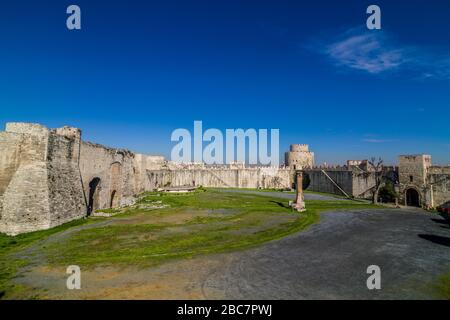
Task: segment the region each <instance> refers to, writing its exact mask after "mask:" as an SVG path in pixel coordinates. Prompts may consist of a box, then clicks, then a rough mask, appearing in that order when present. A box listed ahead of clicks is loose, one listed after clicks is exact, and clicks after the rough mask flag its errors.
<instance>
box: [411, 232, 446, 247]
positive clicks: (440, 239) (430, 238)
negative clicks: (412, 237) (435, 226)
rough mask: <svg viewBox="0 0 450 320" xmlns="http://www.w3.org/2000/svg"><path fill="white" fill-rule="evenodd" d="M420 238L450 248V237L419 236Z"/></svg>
mask: <svg viewBox="0 0 450 320" xmlns="http://www.w3.org/2000/svg"><path fill="white" fill-rule="evenodd" d="M418 236H419V238H422V239H425V240H428V241H431V242H433V243H437V244H440V245H443V246H446V247H450V237H443V236H436V235H433V234H419V235H418Z"/></svg>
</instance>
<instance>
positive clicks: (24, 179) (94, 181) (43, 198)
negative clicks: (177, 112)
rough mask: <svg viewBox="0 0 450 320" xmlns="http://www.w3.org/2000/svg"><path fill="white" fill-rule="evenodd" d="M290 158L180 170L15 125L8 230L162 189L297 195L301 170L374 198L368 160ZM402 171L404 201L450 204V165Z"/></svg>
mask: <svg viewBox="0 0 450 320" xmlns="http://www.w3.org/2000/svg"><path fill="white" fill-rule="evenodd" d="M285 157H286V163H285V166H283V167H276V168H275V167H261V166H254V167H247V166H245V165H244V164H237V163H235V164H230V165H221V166H208V165H205V164H195V163H192V164H180V163H174V162H170V161H167V160H166V159H164V157H161V156H149V155H144V154H138V153H133V152H131V151H129V150H125V149H116V148H109V147H105V146H102V145H99V144H94V143H90V142H84V141H82V140H81V131H80V130H79V129H77V128H72V127H63V128H58V129H47V128H46V127H44V126H41V125H38V124H29V123H8V124H6V129H5V131H4V132H0V232H2V233H6V234H10V235H16V234H20V233H24V232H30V231H36V230H42V229H48V228H51V227H54V226H57V225H60V224H63V223H65V222H69V221H72V220H75V219H80V218H83V217H85V216H88V215H90V214H91V213H92V212H93V211H95V210H98V209H105V208H111V207H119V206H125V205H129V204H131V203H132V202H133V201H134V200H135V196H136V195H138V194H140V193H142V192H144V191H152V190H155V189H159V188H166V187H181V186H204V187H222V188H274V189H291V188H293V187H295V186H294V177H295V173H296V171H297V170H302V171H303V172H304V174H305V176H308V178H309V180H310V185H309V188H308V189H309V190H312V191H319V192H327V193H334V194H341V195H342V194H344V195H347V196H350V197H357V198H367V197H369V195H370V192H369V191H370V190H371V188H372V187H373V186H374V184H375V182H374V174H373V170H371V168H370V166H368V163H367V161H366V160H351V161H348V163H347V165H346V166H334V167H330V166H325V167H315V166H314V153H312V152H310V151H309V147H308V145H301V144H297V145H291V147H290V151H289V152H287V153H286V154H285ZM389 170H397V169H396V168H393V169H389ZM398 172H399V180H400V181H399V188H400V193H401V196H400V198H401V199H400V200H401V201H402V202H403V203H405V204H410V205H421V206H426V207H435V206H440V205H442V204H445V203H448V202H449V201H450V167H435V166H432V165H431V157H430V156H426V155H419V156H401V157H400V161H399V168H398ZM414 191H416V192H417V198H418V199H417V201H418V203H417V204H415V203H413V202H414V201H413V200H414V199H415V198H414V196H415V195H414ZM411 199H412V200H411ZM411 201H412V202H411Z"/></svg>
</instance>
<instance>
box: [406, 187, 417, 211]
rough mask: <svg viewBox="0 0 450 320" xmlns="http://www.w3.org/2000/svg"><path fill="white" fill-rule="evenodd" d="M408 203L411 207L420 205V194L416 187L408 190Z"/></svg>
mask: <svg viewBox="0 0 450 320" xmlns="http://www.w3.org/2000/svg"><path fill="white" fill-rule="evenodd" d="M406 205H407V206H410V207H420V195H419V192H417V190H416V189H413V188H409V189H407V190H406Z"/></svg>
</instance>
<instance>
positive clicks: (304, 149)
mask: <svg viewBox="0 0 450 320" xmlns="http://www.w3.org/2000/svg"><path fill="white" fill-rule="evenodd" d="M289 150H290V151H288V152H286V153H285V165H286V166H287V167H289V168H291V169H294V170H301V169H303V168H311V167H313V166H314V152H311V151H309V145H307V144H291V146H290V149H289Z"/></svg>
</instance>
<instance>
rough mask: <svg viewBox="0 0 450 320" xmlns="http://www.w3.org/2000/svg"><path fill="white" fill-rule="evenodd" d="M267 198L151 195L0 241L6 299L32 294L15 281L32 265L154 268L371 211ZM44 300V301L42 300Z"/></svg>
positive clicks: (214, 193)
mask: <svg viewBox="0 0 450 320" xmlns="http://www.w3.org/2000/svg"><path fill="white" fill-rule="evenodd" d="M287 204H288V201H287V200H286V199H280V198H279V197H275V196H271V195H270V196H269V195H267V194H262V193H261V194H244V193H239V192H237V193H226V192H221V191H220V190H199V191H197V192H195V193H189V194H164V193H157V192H155V193H146V194H144V195H142V196H141V198H140V200H139V201H138V203H137V204H136V205H134V206H132V207H129V208H125V209H122V210H120V212H119V213H118V214H116V215H115V216H113V217H110V218H102V217H92V218H88V219H83V220H79V221H74V222H72V223H68V224H66V225H63V226H59V227H56V228H53V229H51V230H46V231H39V232H34V233H29V234H24V235H19V236H16V237H9V236H6V235H0V295H1V296H2V297H3V298H9V297H13V298H16V297H19V298H20V297H21V295H22V293H23V292H27V296H28V297H29V292H28V291H27V290H26V288H23V287H21V286H20V285H16V284H13V283H12V282H11V280H12V279H13V278H14V277H16V276H18V275H20V272H21V270H23V268H25V267H26V266H28V265H39V266H47V267H50V268H56V267H66V266H68V265H73V264H75V265H79V266H82V268H83V269H84V270H86V269H90V268H91V269H92V268H98V267H104V266H105V267H106V266H111V265H114V266H129V265H133V266H138V267H151V266H156V265H159V264H162V263H164V262H165V261H168V260H171V259H177V258H187V257H193V256H196V255H204V254H211V253H220V252H226V251H231V250H238V249H243V248H248V247H251V246H256V245H258V244H261V243H263V242H267V241H270V240H274V239H278V238H281V237H284V236H287V235H289V234H291V233H294V232H297V231H300V230H302V229H305V228H307V227H308V226H310V225H311V224H313V223H315V222H317V221H318V220H319V216H320V215H319V213H320V212H322V211H326V210H331V209H332V210H336V209H338V210H339V209H358V208H370V207H373V206H372V205H369V204H361V203H360V202H353V201H341V200H338V199H336V200H332V201H312V200H311V201H307V211H306V212H305V213H297V212H295V211H292V210H291V208H289V207H288V205H287ZM36 297H38V296H36Z"/></svg>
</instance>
